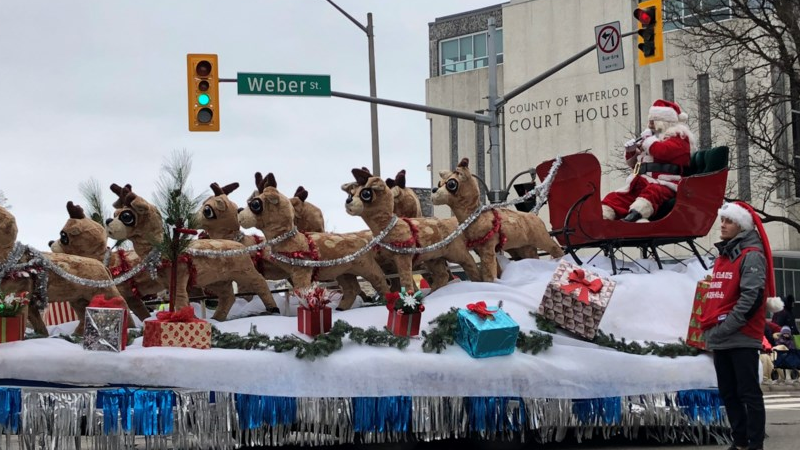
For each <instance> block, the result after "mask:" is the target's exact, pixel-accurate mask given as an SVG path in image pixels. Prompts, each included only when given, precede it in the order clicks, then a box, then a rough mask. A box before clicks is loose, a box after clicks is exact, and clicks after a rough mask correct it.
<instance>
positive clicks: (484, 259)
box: [478, 241, 497, 283]
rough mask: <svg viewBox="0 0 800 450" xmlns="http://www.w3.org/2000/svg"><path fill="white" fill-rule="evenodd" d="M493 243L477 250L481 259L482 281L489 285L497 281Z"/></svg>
mask: <svg viewBox="0 0 800 450" xmlns="http://www.w3.org/2000/svg"><path fill="white" fill-rule="evenodd" d="M494 246H495V243H494V242H491V241H490V242H489V243H487V244H485V245H483V246H482V247H481V248H479V249H478V254H480V257H481V276H482V278H483V281H485V282H487V283H491V282H493V281H494V280H496V279H497V257H496V256H495V254H494Z"/></svg>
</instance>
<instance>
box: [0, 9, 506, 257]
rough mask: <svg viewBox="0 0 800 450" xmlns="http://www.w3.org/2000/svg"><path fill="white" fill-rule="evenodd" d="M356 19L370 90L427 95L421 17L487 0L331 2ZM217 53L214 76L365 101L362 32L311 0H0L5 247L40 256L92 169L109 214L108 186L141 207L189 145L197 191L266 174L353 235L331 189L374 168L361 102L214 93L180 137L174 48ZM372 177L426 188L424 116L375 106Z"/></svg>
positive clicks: (180, 83) (180, 62) (180, 68)
mask: <svg viewBox="0 0 800 450" xmlns="http://www.w3.org/2000/svg"><path fill="white" fill-rule="evenodd" d="M336 3H337V4H338V5H339V6H341V7H342V8H343V9H345V10H346V11H348V12H349V13H350V14H351V15H352V16H353V17H355V18H356V19H358V20H359V21H361V22H362V23H364V24H366V20H367V13H368V12H372V13H373V20H374V24H375V47H376V52H375V53H376V59H377V62H376V67H377V89H378V96H379V97H383V98H389V99H395V100H401V101H405V102H411V103H418V104H424V103H425V79H426V78H427V76H428V23H429V22H433V21H434V20H435V19H436V18H437V17H442V16H446V15H450V14H456V13H459V12H464V11H468V10H472V9H476V8H481V7H484V6H490V5H494V4H498V3H500V2H497V1H487V0H436V1H430V0H402V1H399V0H398V1H377V0H373V1H365V0H337V1H336ZM187 53H216V54H218V55H219V66H220V76H221V77H227V78H235V77H236V73H237V72H264V73H298V74H323V75H330V76H331V86H332V89H333V90H335V91H341V92H348V93H355V94H362V95H369V76H368V75H369V72H368V58H367V38H366V35H365V34H364V32H363V31H361V30H360V29H359V28H357V27H356V26H355V25H354V24H353V23H351V22H350V21H349V20H348V19H347V18H346V17H344V16H343V15H341V13H339V12H338V11H337V10H336V9H334V8H333V7H332V6H331V5H330V4H329V3H328V2H326V1H325V0H262V1H236V2H220V1H207V0H202V1H201V0H192V1H188V0H187V1H170V2H165V1H156V0H140V1H135V2H134V1H127V2H120V1H108V0H106V1H100V0H97V1H88V0H73V1H68V2H59V1H42V0H4V1H3V2H2V3H0V105H2V106H1V107H0V154H1V155H2V162H0V191H2V192H3V193H4V194H5V196H6V197H7V198H8V203H9V204H10V205H11V212H12V213H13V214H14V215H15V216H16V218H17V224H18V227H19V237H18V240H20V241H21V242H23V243H25V244H28V245H32V246H34V247H37V248H40V249H44V248H45V247H46V245H47V241H49V240H51V239H56V238H57V237H58V232H59V230H60V229H61V227H62V226H63V224H64V222H65V221H66V219H67V217H68V216H67V211H66V207H65V205H66V203H67V201H69V200H72V201H74V202H76V203H79V204H81V203H85V202H84V200H83V198H82V197H81V194H80V191H79V185H80V183H82V182H85V181H87V180H89V179H90V178H95V179H96V180H98V181H99V183H100V185H101V186H102V187H103V194H104V196H105V203H106V204H107V205H108V208H109V209H110V204H111V202H112V201H113V194H112V193H111V192H110V191H109V190H108V189H107V188H108V186H109V185H110V184H111V183H118V184H125V183H131V184H132V185H133V188H134V191H135V192H136V193H138V194H139V195H142V196H144V197H146V198H147V199H148V200H151V201H152V198H153V191H154V187H155V182H156V180H157V179H158V177H159V173H160V169H161V166H162V164H163V163H164V162H165V160H166V159H167V158H168V157H169V156H170V155H171V154H172V153H173V152H174V151H176V150H183V149H185V150H187V151H188V152H189V153H190V154H191V156H192V161H193V168H192V173H191V177H190V184H191V187H192V188H193V190H194V193H195V194H200V193H202V192H207V191H209V188H208V185H209V184H210V183H212V182H218V183H220V184H221V185H222V184H227V183H231V182H234V181H237V182H239V183H240V184H241V187H240V188H239V189H238V190H237V191H235V192H234V193H232V194H231V197H232V199H233V200H234V201H236V202H237V203H238V204H239V205H240V206H243V203H244V201H245V199H246V197H247V196H248V194H249V193H250V192H252V190H253V189H254V181H253V174H254V173H255V172H256V171H261V172H263V173H267V172H273V173H274V174H275V176H276V178H277V181H278V188H279V189H280V190H281V191H283V193H284V194H286V195H287V196H291V195H292V194H293V193H294V191H295V189H296V188H297V186H299V185H303V186H304V187H305V188H306V189H307V190H308V191H309V198H308V201H310V202H312V203H315V204H316V205H318V206H319V207H320V208H321V209H322V211H323V214H324V215H325V219H326V227H327V228H328V229H329V230H332V231H340V232H343V231H354V230H361V229H365V228H366V226H365V224H364V223H363V220H362V219H361V218H358V217H350V216H348V215H347V213H346V212H345V210H344V200H345V198H346V197H345V194H344V193H343V192H342V191H341V190H340V188H339V187H340V186H341V184H342V183H345V182H348V181H351V178H352V177H351V175H350V170H351V169H352V168H353V167H361V166H367V167H370V168H371V167H372V150H371V134H370V114H369V104H367V103H362V102H357V101H353V100H346V99H341V98H334V97H331V98H303V97H286V98H280V97H267V96H238V95H237V93H236V86H235V84H234V83H224V84H223V85H222V86H221V87H220V97H221V98H220V108H221V111H220V115H219V117H220V123H221V131H220V132H219V133H190V132H189V131H188V120H187V111H186V110H187V106H186V104H187V99H186V96H187V87H186V54H187ZM378 118H379V125H380V146H381V176H382V177H383V178H386V177H387V176H394V175H395V174H396V173H397V171H399V170H400V169H406V170H407V172H408V175H407V178H408V180H409V183H408V184H409V185H410V186H415V187H430V174H429V172H428V171H427V169H426V166H427V164H428V163H429V151H430V150H429V148H430V138H429V128H428V123H427V120H426V119H425V114H424V113H421V112H416V111H409V110H403V109H397V108H391V107H385V106H379V108H378Z"/></svg>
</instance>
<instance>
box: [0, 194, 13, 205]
mask: <svg viewBox="0 0 800 450" xmlns="http://www.w3.org/2000/svg"><path fill="white" fill-rule="evenodd" d="M0 206H2V207H3V208H5V209H8V208H11V205H9V204H8V197H6V194H5V193H4V192H3V191H0Z"/></svg>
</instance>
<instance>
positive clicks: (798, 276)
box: [786, 272, 800, 317]
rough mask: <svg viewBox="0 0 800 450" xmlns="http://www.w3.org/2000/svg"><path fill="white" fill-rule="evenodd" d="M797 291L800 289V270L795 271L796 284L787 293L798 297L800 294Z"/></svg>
mask: <svg viewBox="0 0 800 450" xmlns="http://www.w3.org/2000/svg"><path fill="white" fill-rule="evenodd" d="M797 291H800V272H795V273H794V286H793V287H792V290H791V291H786V293H787V294H792V295H794V298H795V299H796V298H798V294H800V293H799V292H797ZM795 301H796V300H795ZM795 314H797V313H795ZM795 317H797V316H795Z"/></svg>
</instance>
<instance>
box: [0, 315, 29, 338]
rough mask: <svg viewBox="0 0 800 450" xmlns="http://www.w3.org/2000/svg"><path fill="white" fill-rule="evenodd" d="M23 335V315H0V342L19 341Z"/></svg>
mask: <svg viewBox="0 0 800 450" xmlns="http://www.w3.org/2000/svg"><path fill="white" fill-rule="evenodd" d="M24 337H25V315H24V314H17V315H16V316H10V317H0V344H1V343H5V342H14V341H21V340H22V339H23V338H24Z"/></svg>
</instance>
